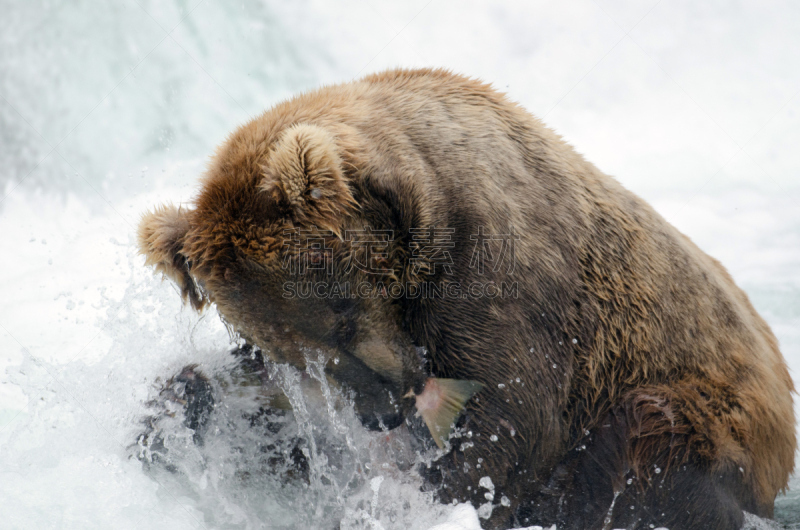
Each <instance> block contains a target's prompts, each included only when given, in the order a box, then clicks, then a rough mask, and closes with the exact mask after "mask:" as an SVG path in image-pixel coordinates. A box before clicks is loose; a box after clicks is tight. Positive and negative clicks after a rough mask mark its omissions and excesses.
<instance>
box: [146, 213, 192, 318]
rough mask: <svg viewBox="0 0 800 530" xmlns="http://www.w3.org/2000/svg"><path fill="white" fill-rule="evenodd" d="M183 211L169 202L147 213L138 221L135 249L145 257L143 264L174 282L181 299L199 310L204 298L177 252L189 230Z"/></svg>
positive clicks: (185, 263) (185, 261)
mask: <svg viewBox="0 0 800 530" xmlns="http://www.w3.org/2000/svg"><path fill="white" fill-rule="evenodd" d="M186 213H187V212H186V211H185V210H181V208H179V207H176V206H173V205H171V204H170V205H161V206H159V207H157V208H156V209H155V211H153V212H147V213H146V214H145V215H144V216H143V217H142V220H141V222H140V223H139V232H138V240H139V252H140V253H141V254H144V256H145V265H155V268H156V272H160V273H162V274H163V275H164V276H166V277H168V278H169V279H170V280H172V281H173V282H175V284H176V285H177V286H178V288H179V289H180V290H181V296H182V297H183V300H184V301H186V300H187V299H188V300H189V301H190V302H191V304H192V307H194V308H195V309H196V310H198V311H199V310H200V309H202V308H203V306H204V305H205V299H204V297H203V296H202V294H201V293H200V290H199V289H198V288H197V284H196V283H195V281H194V279H193V278H192V276H191V275H190V274H189V268H190V267H189V262H188V261H187V259H186V256H184V255H183V254H182V253H181V252H182V250H183V242H184V239H185V238H186V234H187V232H188V231H189V219H188V217H187V215H186Z"/></svg>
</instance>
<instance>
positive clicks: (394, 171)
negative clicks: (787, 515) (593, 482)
mask: <svg viewBox="0 0 800 530" xmlns="http://www.w3.org/2000/svg"><path fill="white" fill-rule="evenodd" d="M315 190H316V191H315ZM429 226H440V227H450V228H454V229H455V233H454V235H453V241H454V242H455V247H454V249H453V250H452V255H453V259H454V263H455V270H456V277H455V278H452V277H447V276H444V275H443V273H442V272H441V271H440V268H436V267H430V268H427V269H422V270H419V269H417V270H415V269H414V268H413V267H411V266H410V257H411V255H412V253H413V247H414V245H415V243H414V242H413V241H412V239H411V237H410V235H409V230H410V229H411V228H414V227H429ZM481 226H482V227H484V229H485V232H486V233H488V234H507V233H510V232H511V231H512V230H513V231H514V232H515V233H517V234H519V236H520V240H519V241H518V242H517V247H516V267H515V270H514V272H513V274H507V273H506V270H505V269H502V270H500V271H494V270H487V271H486V272H485V273H484V274H483V275H482V276H479V275H477V273H476V272H475V271H474V270H473V269H472V268H470V267H469V266H468V264H469V261H470V257H471V252H472V249H473V247H474V243H473V242H472V241H471V240H470V238H469V236H470V235H472V234H474V233H476V232H477V228H478V227H481ZM287 227H304V228H309V229H312V230H329V231H330V232H331V233H332V235H330V234H329V235H324V237H326V238H328V242H329V244H330V246H331V248H333V256H334V260H335V261H336V267H337V269H336V270H337V274H339V273H340V271H339V268H338V267H339V266H340V263H341V261H342V260H343V259H345V258H348V257H352V255H353V253H357V252H358V249H354V248H352V247H348V245H347V242H346V241H345V238H343V237H342V236H343V234H344V233H345V232H346V231H347V230H357V229H364V228H367V227H371V228H374V229H390V230H393V231H394V240H393V242H392V244H391V245H390V247H389V248H388V250H387V254H388V257H387V258H386V259H385V263H386V266H387V271H386V272H385V273H383V274H381V275H377V276H376V275H371V276H363V277H361V279H362V280H365V281H369V282H372V283H376V282H379V281H380V282H385V285H387V286H388V285H390V284H391V283H392V282H395V281H400V282H407V281H414V280H431V279H433V280H447V281H458V282H460V283H462V284H464V285H466V284H468V283H470V282H471V281H483V282H486V281H489V280H491V281H496V282H497V283H498V284H499V283H500V282H501V281H505V280H513V281H518V282H519V298H517V299H514V298H494V299H485V298H481V299H464V300H462V299H458V300H453V299H442V298H437V299H425V300H423V299H418V300H399V301H392V300H384V299H371V300H366V301H359V304H361V305H358V306H357V307H356V308H355V309H353V311H358V312H360V313H361V316H359V317H353V319H354V320H353V322H355V324H354V326H355V328H356V331H355V332H354V335H355V336H356V337H357V340H356V344H357V345H362V346H363V345H364V344H371V345H372V346H370V347H367V346H363V347H362V346H359V348H360V349H358V348H356V349H355V352H356V353H355V354H354V355H353V356H352V357H353V358H354V359H355V360H354V361H353V362H358V363H364V364H365V365H366V366H368V367H369V368H370V369H371V370H374V371H375V373H377V374H381V376H385V377H386V380H387V381H391V382H394V383H397V384H400V378H401V376H400V375H398V374H400V373H401V372H403V370H406V371H407V369H408V370H410V369H411V368H409V367H408V366H407V364H408V362H410V361H403V362H401V361H398V360H397V359H395V358H394V354H395V353H397V352H398V351H399V350H400V349H402V348H406V347H407V346H408V345H409V344H413V345H417V346H424V347H425V348H427V351H428V355H427V359H426V362H427V365H426V369H427V370H429V371H430V372H431V373H432V374H433V375H435V376H439V377H452V378H457V379H474V380H478V381H480V382H482V383H484V384H485V385H486V386H485V390H484V391H482V392H481V393H479V395H478V396H477V397H478V399H476V400H473V401H472V402H470V404H469V406H468V408H467V413H466V414H465V417H464V419H463V420H462V426H463V427H464V429H465V430H471V431H473V432H474V436H473V437H472V438H471V439H470V440H471V441H472V442H474V443H475V447H474V448H472V449H469V450H467V451H460V450H454V451H452V452H451V453H450V454H448V455H446V456H445V457H443V459H442V460H441V462H440V465H439V467H438V469H435V470H430V471H429V474H430V477H429V479H430V480H431V481H433V482H436V481H437V480H438V481H441V482H442V483H443V485H444V487H443V488H442V490H441V491H440V494H441V495H442V498H443V499H444V500H448V499H449V498H460V499H465V498H471V497H472V496H473V495H475V493H474V492H475V490H474V489H473V490H472V492H468V491H467V490H466V487H467V486H468V485H472V486H474V485H476V484H477V483H478V479H479V478H480V477H482V476H485V475H489V476H491V477H492V480H493V482H494V484H495V485H496V488H497V492H496V497H497V498H499V497H500V495H501V494H505V495H507V496H508V497H509V498H510V499H511V500H512V505H513V506H512V507H515V506H517V505H521V504H524V503H525V502H527V501H528V500H529V499H530V498H532V497H535V495H536V493H535V492H536V491H540V490H542V488H545V484H546V483H547V482H548V478H549V477H550V476H551V473H553V470H554V469H557V466H558V465H559V462H564V461H566V460H565V459H568V454H570V452H571V451H574V450H576V448H579V447H580V446H581V445H582V444H587V443H589V444H590V445H591V443H590V442H591V440H592V436H593V435H594V433H595V432H599V431H598V429H602V428H603V425H605V423H604V421H605V419H606V418H609V417H612V416H613V417H618V418H624V421H623V420H622V419H620V420H619V421H618V422H617V423H618V424H619V425H621V426H623V427H620V429H624V433H625V435H624V436H625V437H627V441H626V446H625V448H624V451H625V458H624V459H623V460H624V462H625V463H624V464H620V466H623V467H625V469H618V470H617V471H616V472H619V473H621V474H622V475H624V474H626V473H628V472H631V471H632V472H633V473H634V474H635V475H636V476H637V477H640V478H641V480H642V481H641V482H640V483H639V484H647V483H648V480H650V479H652V470H653V466H654V463H655V462H660V465H662V466H663V467H664V469H665V472H666V473H670V472H671V470H672V469H673V468H675V469H677V468H678V467H679V466H680V465H681V464H682V463H685V462H687V461H688V460H691V461H692V462H694V463H695V464H696V466H697V469H700V470H703V471H702V472H703V473H705V472H707V473H709V476H712V475H713V473H714V472H715V470H723V469H725V470H727V469H739V468H741V469H742V470H743V471H742V472H741V473H740V474H734V475H735V476H734V479H732V480H734V481H737V485H736V488H738V489H736V488H734V489H736V491H743V492H746V494H745V493H743V494H741V495H740V497H741V499H740V503H741V505H742V506H745V505H746V507H747V508H748V509H749V510H750V511H754V512H756V513H759V514H763V515H770V514H771V512H772V505H773V500H774V498H775V495H776V494H777V493H778V492H779V491H780V490H781V489H782V488H784V487H785V486H786V484H787V480H788V476H789V474H790V472H791V471H792V469H793V465H794V460H793V459H794V450H795V445H796V441H795V428H794V412H793V409H792V396H791V394H792V392H793V386H792V381H791V378H790V377H789V374H788V371H787V368H786V365H785V363H784V360H783V358H782V356H781V354H780V352H779V350H778V346H777V342H776V339H775V337H774V336H773V334H772V333H771V331H770V330H769V328H768V326H767V325H766V323H765V322H764V321H763V320H762V319H761V318H760V317H759V316H758V315H757V314H756V312H755V311H754V309H753V307H752V306H751V304H750V302H749V301H748V299H747V296H746V295H745V294H744V293H743V292H742V291H741V290H740V289H738V288H737V287H736V286H735V285H734V283H733V281H732V280H731V278H730V276H729V275H728V274H727V272H726V271H725V270H724V268H723V267H722V266H721V265H720V264H719V263H718V262H717V261H715V260H714V259H712V258H710V257H708V256H707V255H706V254H704V253H703V252H702V251H701V250H699V249H698V248H697V247H696V246H695V245H694V244H693V243H692V242H691V241H690V240H689V239H688V238H686V237H685V236H683V235H682V234H680V233H679V232H678V231H677V230H675V229H674V228H673V227H672V226H671V225H669V224H668V223H667V222H666V221H664V219H663V218H662V217H661V216H660V215H658V214H657V213H656V212H655V211H654V210H653V209H652V208H651V207H650V206H649V205H647V204H646V203H645V202H644V201H642V200H641V199H639V198H638V197H636V196H635V195H634V194H632V193H630V192H629V191H627V190H625V189H624V188H622V186H620V185H619V184H618V183H617V182H616V181H615V180H614V179H612V178H611V177H609V176H607V175H605V174H603V173H601V172H600V171H599V170H598V169H597V168H595V167H594V166H593V165H592V164H590V163H588V162H586V161H585V160H584V159H583V158H582V157H581V156H580V155H579V154H577V153H576V152H575V151H574V150H573V149H572V148H571V147H570V146H569V145H567V144H566V143H565V142H563V141H562V140H561V139H560V137H558V136H557V135H556V134H555V133H553V132H552V131H551V130H550V129H548V128H546V127H544V126H543V125H542V124H541V122H539V121H538V120H537V119H536V118H534V117H532V116H531V115H530V114H528V113H527V112H526V111H525V110H524V109H522V108H521V107H520V106H518V105H516V104H514V103H513V102H510V101H509V100H508V99H507V98H506V97H505V96H504V95H503V94H500V93H498V92H496V91H495V90H493V89H492V88H491V87H490V86H489V85H486V84H484V83H481V82H479V81H476V80H472V79H468V78H465V77H461V76H457V75H453V74H451V73H449V72H447V71H444V70H394V71H388V72H384V73H380V74H376V75H371V76H368V77H366V78H364V79H362V80H359V81H355V82H352V83H346V84H342V85H335V86H329V87H326V88H323V89H320V90H316V91H313V92H309V93H305V94H302V95H299V96H296V97H295V98H293V99H291V100H289V101H286V102H284V103H281V104H279V105H277V106H276V107H274V108H273V109H271V110H269V111H267V112H265V113H264V114H262V115H261V116H260V117H258V118H256V119H255V120H253V121H251V122H250V123H248V124H246V125H244V126H242V127H240V128H239V129H238V130H236V131H235V132H234V133H233V134H232V135H231V136H230V137H229V138H228V140H227V141H226V142H225V143H224V144H223V145H222V146H221V147H220V148H219V149H218V151H217V153H216V154H215V156H214V157H213V159H212V161H211V165H210V167H209V169H208V171H207V172H206V176H205V177H204V179H203V184H202V190H201V192H200V194H199V195H198V196H197V198H196V200H195V202H194V208H193V209H191V210H186V209H177V208H174V207H162V208H160V209H158V210H156V211H155V212H154V213H151V214H148V215H146V216H145V218H144V220H143V221H142V224H141V226H140V232H139V240H140V246H141V249H142V252H143V253H144V254H145V255H146V256H147V263H148V264H155V265H156V267H157V270H160V271H161V272H164V273H165V274H166V275H167V276H169V277H170V278H171V279H172V280H174V281H175V282H176V283H177V284H178V285H179V286H180V288H181V289H182V292H183V294H184V297H186V298H187V299H188V300H189V301H190V302H191V303H192V305H193V306H194V307H196V308H198V309H199V308H201V307H202V306H203V305H204V304H205V303H207V302H214V303H216V304H217V306H218V308H219V310H220V313H221V314H222V315H223V316H224V317H225V318H226V319H227V320H228V321H229V322H230V323H231V324H232V325H233V326H234V327H237V329H240V330H242V331H243V332H244V334H245V336H247V337H248V338H249V339H251V340H253V341H254V342H256V343H258V344H259V345H260V346H262V347H264V348H265V349H267V350H269V349H270V344H272V342H269V341H276V340H278V339H276V338H275V337H276V336H279V335H280V334H281V333H283V331H282V330H281V329H277V327H278V326H274V325H273V323H274V322H272V320H273V319H280V318H284V319H289V320H291V319H292V318H294V319H295V320H294V321H295V322H296V321H299V320H301V319H303V318H309V317H308V316H305V317H304V316H303V315H302V311H300V310H299V309H298V310H296V311H297V312H296V315H295V316H292V315H294V313H292V311H295V309H294V306H291V305H286V306H285V307H284V306H281V309H280V310H278V309H275V308H272V309H271V308H270V303H271V299H268V298H269V297H267V296H265V295H263V294H260V293H263V292H266V291H265V289H266V290H268V289H272V288H273V287H274V285H273V283H274V282H277V281H278V279H279V278H280V274H281V273H280V270H281V266H282V264H284V263H285V262H284V259H285V253H286V252H287V250H286V248H285V246H284V239H283V238H284V235H283V234H284V230H285V229H286V228H287ZM313 227H316V228H313ZM430 271H435V274H428V273H429V272H430ZM275 285H277V284H275ZM273 291H274V289H273ZM271 292H272V291H271ZM281 303H283V302H281ZM287 304H288V302H287ZM245 307H246V308H251V309H247V310H246V309H243V308H245ZM365 313H366V314H368V315H369V318H367V317H365V316H364V315H363V314H365ZM314 318H315V319H316V321H317V322H318V323H319V325H320V326H328V325H329V326H332V327H334V326H335V325H337V324H336V322H338V320H335V318H334V317H333V316H330V317H329V316H328V313H325V312H324V311H323V310H322V309H320V313H319V315H318V316H316V317H314ZM336 318H338V317H336ZM286 333H288V334H290V335H291V337H290V336H289V335H287V336H286V337H284V338H285V339H287V340H288V339H289V338H291V339H293V340H296V339H298V337H300V339H301V340H302V338H303V336H304V335H303V333H301V332H297V331H296V330H293V331H287V332H286ZM387 337H388V338H387ZM318 339H319V340H317V339H309V340H308V342H307V343H308V344H314V345H316V344H320V343H321V341H323V340H324V338H319V337H318ZM370 341H371V342H370ZM268 342H269V344H268ZM274 350H275V352H276V353H275V356H276V357H277V358H278V359H279V360H287V361H289V362H293V363H295V364H297V365H298V366H302V365H303V359H302V356H299V355H294V354H292V353H291V352H288V351H286V349H285V348H278V347H275V348H274ZM404 362H405V364H403V363H404ZM384 367H385V370H384ZM382 371H384V372H385V373H382ZM403 373H405V372H403ZM516 378H520V383H516V382H515V381H516ZM499 384H503V385H505V388H501V387H498V385H499ZM609 415H611V416H609ZM615 421H616V420H615ZM617 423H614V424H615V425H616V424H617ZM620 432H622V431H620ZM587 433H588V434H587ZM492 434H495V435H497V436H498V437H499V441H498V442H495V443H493V442H490V441H489V436H490V435H492ZM458 443H459V441H458V440H454V445H455V446H458ZM665 455H666V456H665ZM478 458H482V459H483V460H482V464H481V466H480V468H478V467H476V466H477V465H478ZM620 462H622V460H620ZM465 464H467V470H466V471H465ZM738 481H741V482H738ZM542 491H543V490H542ZM481 495H482V494H481ZM737 495H738V494H737ZM745 497H747V498H746V499H745ZM481 499H482V497H481V496H476V497H475V502H484V501H483V500H481ZM748 499H749V500H748ZM510 513H511V512H510V511H509V510H505V509H504V508H502V507H499V506H498V507H497V509H496V511H495V516H494V517H493V518H492V524H494V525H497V526H503V525H504V524H506V523H505V522H504V521H507V520H508V517H509V514H510ZM559 528H561V526H559Z"/></svg>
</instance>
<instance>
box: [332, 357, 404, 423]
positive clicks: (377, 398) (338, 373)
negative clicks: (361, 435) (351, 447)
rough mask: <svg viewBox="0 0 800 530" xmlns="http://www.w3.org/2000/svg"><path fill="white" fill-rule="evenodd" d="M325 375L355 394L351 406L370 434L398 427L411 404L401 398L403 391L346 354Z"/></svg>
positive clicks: (360, 361) (392, 382) (359, 360)
mask: <svg viewBox="0 0 800 530" xmlns="http://www.w3.org/2000/svg"><path fill="white" fill-rule="evenodd" d="M326 372H328V373H329V374H330V375H331V376H332V377H333V378H334V379H335V380H336V381H337V382H338V383H339V384H341V385H342V386H344V387H345V388H346V389H348V390H350V391H351V392H353V394H354V400H353V401H354V405H355V409H356V413H357V414H358V417H359V420H361V424H362V425H364V426H365V427H366V428H368V429H370V430H373V431H381V430H392V429H394V428H396V427H399V426H400V425H401V424H402V423H403V421H404V420H405V418H406V415H407V414H408V412H409V411H410V410H411V408H412V407H413V405H414V400H413V399H408V398H404V397H403V396H404V395H405V394H406V392H404V391H403V390H404V389H403V388H402V387H401V386H400V385H398V384H397V383H395V382H394V381H391V380H390V379H388V378H387V377H385V376H383V375H381V374H380V373H378V372H376V371H374V370H372V369H371V368H370V367H369V366H367V365H366V364H365V363H364V362H363V361H362V360H361V359H359V358H358V357H356V356H355V355H352V354H350V353H347V352H343V353H342V354H341V355H339V357H338V362H337V363H333V362H331V363H328V365H327V366H326Z"/></svg>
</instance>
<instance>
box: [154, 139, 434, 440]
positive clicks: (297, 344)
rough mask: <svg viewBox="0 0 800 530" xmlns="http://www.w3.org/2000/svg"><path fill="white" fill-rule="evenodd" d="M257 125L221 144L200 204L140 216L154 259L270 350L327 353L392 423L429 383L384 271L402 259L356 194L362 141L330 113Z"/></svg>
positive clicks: (301, 360)
mask: <svg viewBox="0 0 800 530" xmlns="http://www.w3.org/2000/svg"><path fill="white" fill-rule="evenodd" d="M248 127H250V129H248ZM254 127H257V126H256V125H250V126H246V127H245V128H243V130H240V131H239V132H238V133H236V134H235V135H234V136H232V137H231V138H230V139H229V140H228V142H227V143H226V144H225V145H223V147H222V148H221V149H220V150H219V151H218V152H217V154H216V156H215V158H214V160H213V161H212V164H211V167H210V168H209V170H208V173H207V175H206V177H205V179H204V182H203V186H202V189H201V191H200V193H199V195H198V196H197V197H196V199H195V201H194V205H193V207H192V208H184V207H176V206H161V207H159V208H157V209H156V210H155V211H153V212H149V213H147V214H146V215H145V216H144V218H143V219H142V221H141V224H140V226H139V234H138V237H139V246H140V250H141V252H142V253H143V254H144V255H145V256H146V263H147V264H149V265H154V266H155V268H156V270H157V271H160V272H161V273H163V274H164V275H165V276H166V277H168V278H169V279H171V280H172V281H173V282H175V284H176V285H177V286H178V287H179V289H180V291H181V293H182V296H183V298H184V300H186V301H188V302H189V303H190V304H191V305H192V307H194V308H195V309H197V310H201V309H202V308H203V307H204V306H205V305H206V304H208V303H213V304H215V305H216V307H217V310H218V311H219V313H220V315H221V316H222V318H223V319H224V320H225V322H226V323H227V324H228V325H229V326H230V327H232V328H233V329H234V330H235V331H236V332H237V333H239V334H240V335H241V336H242V337H243V338H245V339H246V340H247V341H249V342H251V343H253V344H255V345H257V346H259V347H260V348H261V349H262V350H263V351H264V353H265V354H266V355H267V356H268V357H270V358H271V359H272V360H274V361H277V362H288V363H291V364H293V365H295V366H297V367H299V368H301V369H302V368H304V367H305V366H306V363H307V360H308V359H313V360H315V361H316V360H318V359H320V358H321V359H322V361H323V362H324V363H325V367H326V372H327V373H328V375H330V376H332V377H333V378H334V379H335V380H336V381H337V382H339V383H341V384H343V385H344V386H346V387H348V388H349V389H351V390H353V391H354V393H355V405H356V410H357V411H358V413H359V414H360V416H361V419H362V421H363V422H364V424H365V425H367V426H368V427H370V428H382V427H386V428H393V427H396V426H397V425H399V424H400V423H401V422H402V420H403V418H404V417H405V415H406V414H407V413H408V411H409V410H410V408H411V407H412V406H413V399H411V398H410V397H408V396H413V393H419V392H420V391H421V390H422V386H423V385H424V380H425V379H424V375H423V370H422V362H423V359H422V356H421V355H420V354H419V353H418V351H419V350H418V348H417V347H416V346H415V345H414V344H413V341H412V340H411V338H410V336H409V335H408V334H407V333H405V332H404V331H403V330H402V329H401V324H400V323H401V322H402V320H403V319H402V315H401V314H400V311H401V310H400V308H399V307H398V305H397V304H396V303H393V300H392V299H391V297H387V296H386V292H385V287H384V286H383V284H382V283H381V281H382V280H384V279H386V278H390V277H395V276H396V274H402V272H400V271H398V270H396V268H397V267H395V266H393V265H392V264H391V255H390V254H391V252H392V251H391V250H390V249H389V246H390V242H389V240H388V238H387V237H385V236H386V234H383V233H376V232H373V231H371V227H370V223H369V222H368V221H367V220H366V218H365V217H364V214H363V212H362V209H361V208H360V207H359V204H358V201H357V198H356V197H357V195H358V194H357V193H354V189H353V186H354V185H353V184H352V183H353V178H352V172H353V171H356V169H355V167H356V164H355V162H356V160H354V156H355V155H354V153H353V152H352V150H348V149H347V148H346V147H342V146H343V145H345V146H346V145H347V143H346V142H343V141H342V139H341V133H340V134H339V136H338V137H337V136H336V135H334V134H333V133H332V132H330V130H329V129H327V128H325V127H321V126H317V125H311V124H295V125H292V126H289V127H284V128H283V129H282V130H280V131H274V132H273V131H267V132H265V131H263V130H262V131H259V130H254V129H253V128H254ZM259 137H260V138H262V139H261V140H260V141H257V140H254V139H253V138H259ZM265 137H266V138H267V139H264V138H265ZM376 288H377V289H378V292H375V291H374V289H376ZM409 392H412V393H411V394H409Z"/></svg>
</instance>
